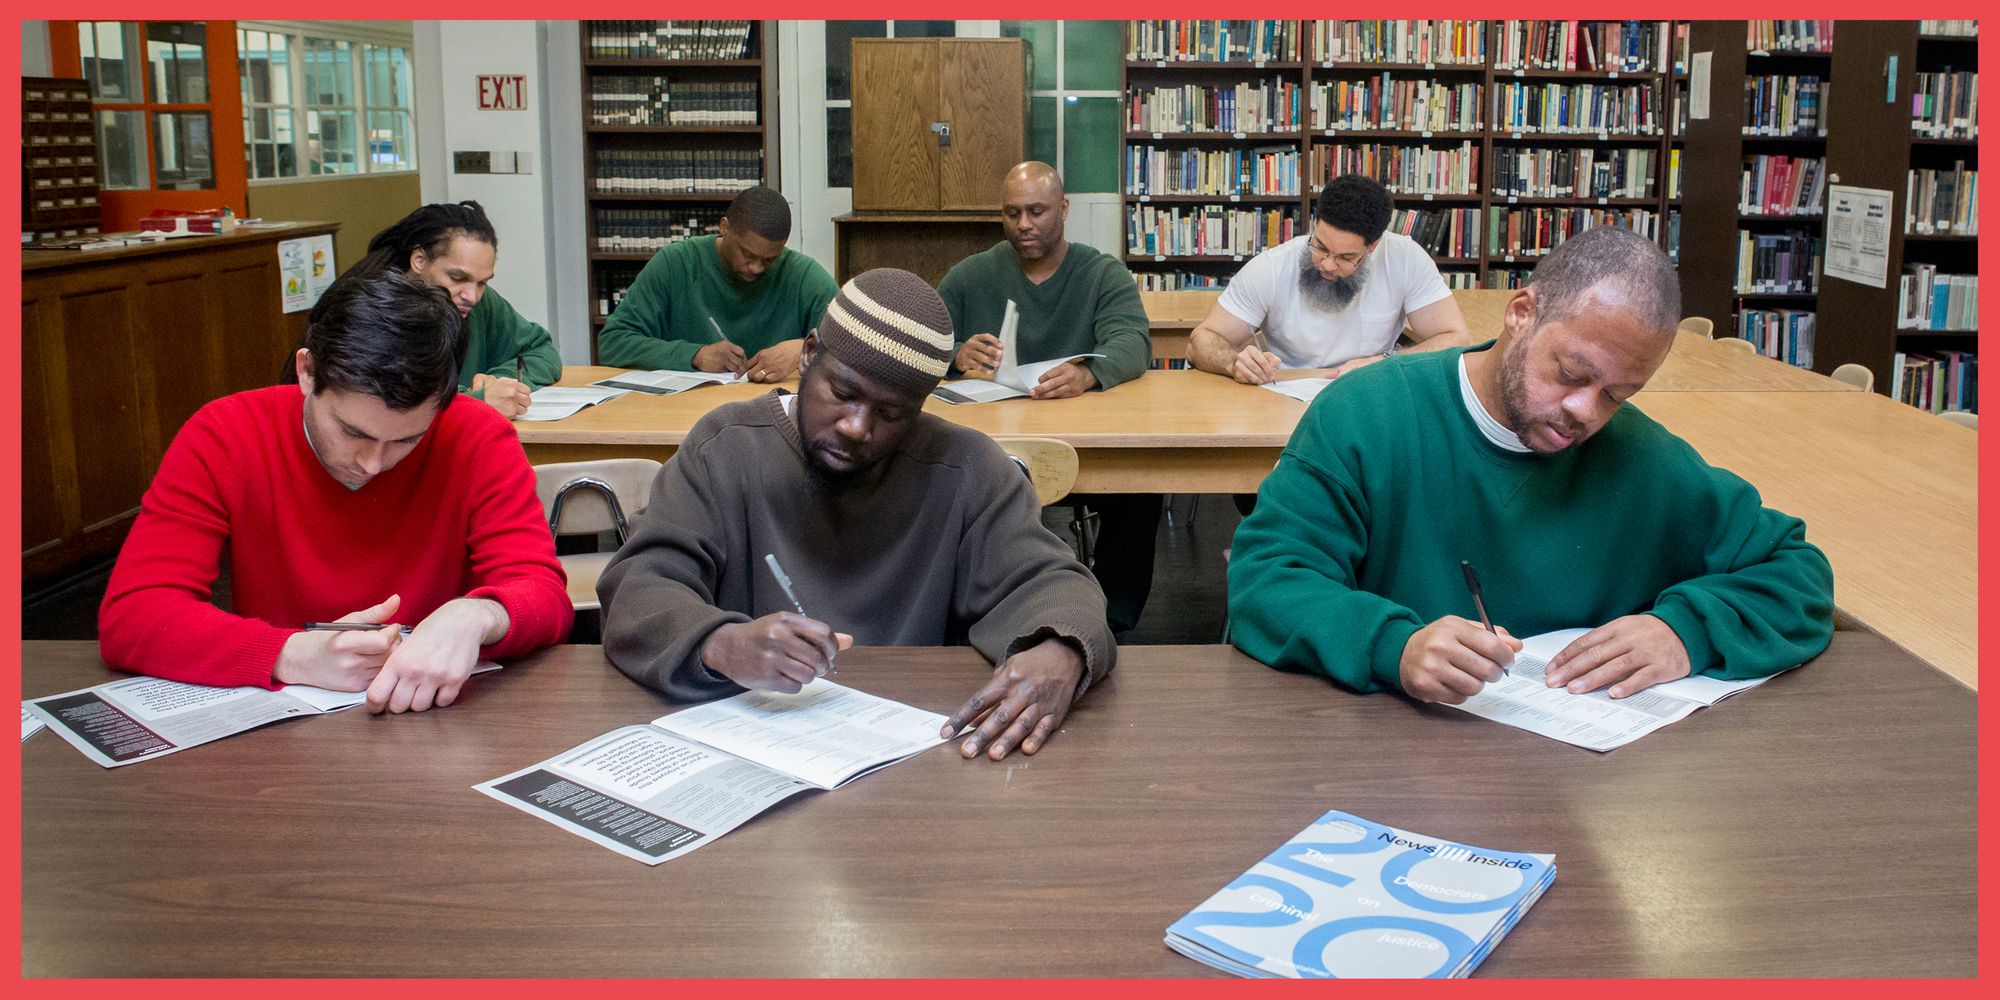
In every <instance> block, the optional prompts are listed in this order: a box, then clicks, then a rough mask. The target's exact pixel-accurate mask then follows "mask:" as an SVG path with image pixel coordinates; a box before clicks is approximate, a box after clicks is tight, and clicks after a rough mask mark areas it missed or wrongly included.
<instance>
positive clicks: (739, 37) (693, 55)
mask: <svg viewBox="0 0 2000 1000" xmlns="http://www.w3.org/2000/svg"><path fill="white" fill-rule="evenodd" d="M756 23H757V22H755V21H585V22H584V31H586V32H587V33H588V35H589V38H590V57H591V58H592V59H747V58H749V56H750V29H751V27H752V26H753V25H755V24H756Z"/></svg>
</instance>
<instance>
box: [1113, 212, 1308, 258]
mask: <svg viewBox="0 0 2000 1000" xmlns="http://www.w3.org/2000/svg"><path fill="white" fill-rule="evenodd" d="M1303 232H1305V230H1304V228H1303V227H1302V226H1301V225H1300V222H1299V213H1298V210H1297V209H1293V208H1235V207H1224V206H1221V205H1175V206H1171V207H1162V206H1158V205H1132V206H1130V207H1128V208H1127V209H1126V211H1125V251H1126V253H1128V254H1132V255H1134V256H1167V257H1190V256H1222V257H1249V256H1251V255H1252V254H1256V253H1259V252H1262V251H1264V250H1267V249H1270V248H1271V247H1274V246H1277V245H1278V244H1280V243H1283V242H1285V241H1286V240H1289V239H1291V238H1293V237H1295V236H1298V235H1299V234H1301V233H1303Z"/></svg>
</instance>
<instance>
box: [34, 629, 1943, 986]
mask: <svg viewBox="0 0 2000 1000" xmlns="http://www.w3.org/2000/svg"><path fill="white" fill-rule="evenodd" d="M1121 657H1122V658H1123V660H1124V662H1123V663H1122V664H1121V666H1120V668H1119V669H1118V670H1117V671H1115V672H1114V673H1113V674H1112V675H1111V676H1110V678H1108V679H1107V680H1106V681H1105V682H1104V683H1102V684H1100V685H1099V686H1097V687H1096V688H1095V689H1093V690H1092V691H1091V693H1090V694H1089V695H1088V696H1086V697H1085V698H1084V700H1083V701H1082V702H1081V703H1080V704H1079V705H1078V707H1077V709H1076V711H1075V712H1074V713H1072V715H1071V716H1070V719H1069V721H1068V722H1067V723H1066V725H1065V727H1064V729H1063V731H1062V733H1061V734H1060V735H1059V736H1058V737H1057V738H1056V739H1055V740H1054V741H1053V742H1051V743H1050V744H1049V747H1048V749H1046V750H1044V751H1043V752H1042V753H1041V754H1039V755H1037V756H1035V757H1032V758H1018V759H1013V760H1009V761H1007V762H1003V763H998V764H996V763H993V762H990V761H986V760H983V759H982V760H975V761H967V760H963V759H961V758H960V757H958V756H957V754H956V753H955V752H953V751H952V750H950V749H938V750H933V751H931V752H929V753H925V754H923V755H921V756H919V757H916V758H914V759H912V760H909V761H906V762H904V763H901V764H897V765H895V766H893V767H890V768H888V769H886V770H883V771H881V772H879V773H877V774H873V775H870V776H868V777H866V778H862V779H861V780H859V781H856V782H855V783H853V784H852V785H849V786H847V787H845V788H842V789H840V790H838V791H834V792H830V793H808V794H807V795H804V796H800V797H797V798H794V799H791V800H789V801H787V802H785V803H783V804H780V805H779V806H778V807H776V808H775V809H773V810H771V811H770V812H767V813H765V814H764V815H762V816H760V817H758V818H757V819H754V820H752V821H750V822H749V823H748V824H746V825H745V826H743V827H742V828H740V829H738V830H736V831H735V832H733V833H730V834H729V835H727V836H726V837H724V838H722V839H720V840H718V841H717V842H716V843H714V844H713V845H711V846H708V847H705V848H703V849H701V850H699V851H696V852H695V853H693V854H690V855H688V856H687V857H684V858H681V859H678V860H675V861H671V862H668V863H666V864H664V865H661V866H659V867H657V868H648V867H646V866H644V865H641V864H638V863H636V862H633V861H631V860H629V859H626V858H624V857H621V856H619V855H617V854H614V853H612V852H610V851H608V850H605V849H604V848H602V847H598V846H597V845H595V844H592V843H590V842H589V841H586V840H584V839H582V838H580V837H576V836H573V835H571V834H569V833H566V832H564V831H562V830H560V829H558V828H556V827H554V826H551V825H548V824H546V823H543V822H540V821H538V820H536V819H534V818H532V817H529V816H526V815H523V814H521V813H519V812H517V811H515V810H512V809H508V808H507V807H505V806H503V805H501V804H499V803H496V802H494V801H492V800H490V799H488V798H486V797H485V796H483V795H481V794H479V793H478V792H475V791H473V789H472V786H473V785H474V784H475V783H477V782H480V781H484V780H486V779H489V778H494V777H497V776H499V775H502V774H505V773H507V772H508V771H510V770H513V769H515V768H518V767H524V766H526V765H528V764H532V763H534V762H535V761H537V760H541V759H543V758H545V757H548V756H551V755H553V754H556V753H559V752H561V751H563V750H566V749H568V748H570V747H573V746H576V745H578V744H580V743H583V742H584V741H585V740H588V739H590V738H592V737H595V736H597V735H599V734H601V733H604V732H607V731H609V730H611V729H612V728H614V727H616V726H619V725H624V724H629V723H640V722H644V721H646V720H648V719H652V718H654V717H656V716H657V715H659V714H660V713H661V712H662V711H663V710H664V709H665V708H666V707H667V706H666V703H665V702H664V701H663V700H662V699H661V698H659V697H658V696H656V695H654V694H651V693H650V692H647V691H645V690H643V689H641V688H639V687H638V686H636V685H634V684H633V683H631V682H630V681H628V680H626V679H625V677H623V676H622V675H620V674H618V673H617V672H616V671H614V670H613V669H612V668H611V667H610V666H608V665H606V664H605V663H604V662H603V661H602V659H601V655H600V652H599V650H598V648H597V647H594V646H578V647H567V648H562V649H558V650H555V651H552V652H550V653H548V654H544V656H542V657H541V658H539V659H538V660H537V661H534V662H531V663H528V664H526V665H517V666H514V667H510V668H508V669H507V670H506V671H504V672H503V673H501V674H498V675H494V676H492V677H487V678H481V679H478V680H475V681H474V682H473V684H472V685H471V686H470V687H469V689H468V695H467V696H466V697H465V698H464V699H463V700H462V701H461V702H460V703H459V704H458V705H456V706H454V707H452V708H448V709H442V710H439V711H434V712H427V713H424V714H421V715H411V716H404V717H387V716H369V715H366V714H362V713H360V712H352V711H350V712H347V713H343V714H339V715H334V716H328V717H323V718H314V719H304V720H299V721H295V722H288V723H283V724H279V725H275V726H269V727H266V728H263V729H260V730H255V731H252V732H250V733H246V734H243V735H240V736H236V737H233V738H231V739H227V740H223V741H221V742H218V743H213V744H210V745H208V746H204V747H198V748H195V749H193V750H188V751H184V752H182V753H179V754H176V755H174V756H171V757H167V758H163V759H160V760H157V761H152V762H148V763H144V764H138V765H134V766H131V767H126V768H120V769H117V770H102V769H100V768H98V767H97V766H96V765H94V764H92V763H90V762H89V761H88V760H86V759H85V758H84V757H83V755H81V754H79V753H77V752H76V751H75V750H73V749H71V748H70V747H69V746H67V745H65V744H63V743H61V742H60V741H59V740H58V739H57V738H56V737H55V736H53V735H52V734H48V733H44V734H41V735H39V736H36V737H35V738H34V739H33V740H31V741H29V742H28V743H27V744H25V745H24V746H23V747H22V751H21V753H22V787H21V811H22V830H21V836H22V845H21V874H22V887H21V907H22V910H21V916H22V921H21V927H22V931H21V948H22V955H21V973H22V974H23V975H25V976H31V977H34V976H93V977H109V976H299V975H305V976H316V975H323V976H346V975H377V976H489V975H492V976H551V975H553V976H589V977H600V976H616V977H624V976H838V977H848V976H856V977H873V976H1019V975H1040V976H1177V977H1195V976H1212V975H1217V974H1216V973H1212V972H1210V971H1209V970H1208V969H1207V968H1206V967H1204V966H1201V965H1199V964H1197V963H1195V962H1193V961H1190V960H1188V959H1186V958H1182V957H1181V956H1179V955H1176V954H1174V953H1173V952H1171V951H1169V950H1168V949H1167V948H1166V946H1165V945H1164V944H1162V943H1161V936H1162V934H1163V933H1164V931H1165V929H1166V927H1167V925H1168V924H1169V923H1171V922H1172V921H1173V920H1175V919H1176V918H1178V917H1179V916H1180V915H1181V914H1183V913H1185V912H1187V911H1188V910H1191V909H1193V908H1194V907H1195V906H1196V905H1197V904H1199V903H1200V902H1201V901H1202V900H1203V899H1204V898H1206V897H1207V896H1208V895H1209V894H1210V893H1211V892H1213V891H1215V890H1216V889H1217V888H1219V887H1221V886H1222V885H1223V884H1225V883H1226V882H1228V881H1229V880H1230V879H1231V878H1233V877H1235V876H1236V875H1237V874H1238V873H1240V872H1241V871H1243V870H1244V869H1246V868H1248V867H1249V866H1250V865H1251V864H1252V863H1253V862H1255V861H1256V860H1257V859H1258V858H1260V857H1262V856H1263V855H1264V854H1265V853H1267V852H1268V851H1270V850H1271V849H1272V848H1274V847H1275V846H1277V845H1278V844H1280V843H1282V842H1284V840H1285V839H1286V838H1288V837H1290V836H1291V835H1292V834H1293V833H1296V832H1297V831H1298V830H1300V829H1301V828H1303V827H1304V826H1306V824H1307V823H1309V822H1310V821H1311V820H1313V819H1314V818H1316V817H1318V816H1319V815H1320V814H1321V813H1322V812H1323V811H1325V810H1327V809H1333V808H1338V809H1345V810H1347V811H1349V812H1353V813H1356V814H1358V815H1361V816H1365V817H1367V818H1369V819H1373V820H1376V821H1378V822H1383V823H1388V824H1391V825H1394V826H1400V827H1404V828H1406V829H1411V830H1415V831H1418V832H1421V833H1425V834H1429V835H1432V836H1439V837H1450V838H1456V839H1461V840H1466V841H1470V842H1472V843H1475V844H1480V845H1485V846H1490V847H1495V848H1500V849H1505V850H1524V851H1529V850H1531V851H1546V852H1553V853H1554V854H1555V855H1556V856H1557V863H1558V866H1559V868H1560V874H1559V875H1558V876H1557V878H1556V881H1555V885H1554V887H1553V888H1551V889H1550V890H1549V893H1548V895H1547V896H1545V897H1544V898H1543V899H1542V900H1541V902H1540V903H1538V904H1537V905H1536V906H1535V908H1534V910H1533V911H1531V912H1530V913H1529V914H1528V916H1527V918H1526V919H1525V920H1523V921H1522V922H1521V924H1520V926H1519V927H1517V928H1516V929H1515V930H1514V932H1513V933H1512V934H1511V935H1509V936H1508V938H1507V940H1506V941H1505V942H1504V943H1503V944H1501V946H1500V947H1499V949H1498V950H1497V951H1495V952H1494V953H1493V955H1492V957H1491V958H1489V959H1488V960H1487V961H1486V963H1485V964H1484V966H1482V967H1481V969H1480V974H1481V975H1484V976H1969V975H1972V974H1973V973H1974V971H1975V964H1974V948H1975V943H1976V937H1975V918H1974V912H1975V911H1974V904H1975V889H1976V875H1977V870H1976V866H1975V858H1974V850H1975V843H1974V833H1975V825H1974V824H1975V793H1974V750H1975V742H1974V701H1975V699H1974V698H1973V696H1972V695H1971V694H1969V693H1968V692H1966V691H1965V690H1964V689H1962V688H1960V687H1958V686H1957V685H1955V684H1952V683H1951V682H1950V681H1948V680H1946V679H1945V678H1943V677H1940V676H1938V675H1937V674H1936V673H1934V672H1932V671H1929V670H1925V669H1923V668H1922V667H1921V666H1920V665H1919V664H1917V663H1915V662H1914V661H1912V660H1911V659H1910V658H1909V657H1907V656H1905V655H1903V654H1902V653H1899V652H1897V651H1896V650H1895V649H1894V648H1892V647H1890V646H1889V645H1888V644H1886V643H1884V642H1882V641H1881V640H1879V639H1877V638H1875V637H1873V636H1869V635H1866V634H1863V633H1842V634H1841V635H1840V636H1839V637H1837V638H1836V640H1835V643H1834V646H1833V649H1832V650H1831V651H1830V652H1828V653H1827V654H1826V655H1825V656H1823V657H1821V658H1820V659H1819V660H1817V661H1815V662H1813V663H1811V664H1809V665H1807V666H1806V667H1805V668H1804V669H1802V670H1798V671H1796V672H1794V673H1791V674H1788V675H1785V676H1782V677H1779V678H1777V679H1775V680H1773V681H1771V682H1770V683H1769V684H1767V685H1765V686H1764V687H1762V688H1759V689H1757V690H1755V691H1752V692H1750V693H1748V694H1745V695H1742V696H1739V697H1737V698H1734V699H1731V700H1730V701H1727V702H1725V703H1723V704H1722V705H1720V706H1718V707H1716V708H1713V709H1707V710H1704V711H1701V712H1698V713H1696V714H1695V715H1694V716H1692V717H1690V718H1689V719H1687V720H1685V721H1683V722H1680V723H1678V724H1675V725H1673V726H1670V727H1668V728H1667V729H1664V730H1662V731H1660V732H1657V733H1654V734H1653V735H1651V736H1648V737H1646V738H1644V739H1642V740H1640V741H1638V742H1637V743H1634V744H1632V745H1630V746H1627V747H1624V748H1622V749H1620V750H1616V751H1613V752H1612V753H1610V754H1596V753H1592V752H1590V751H1587V750H1581V749H1578V748H1575V747H1571V746H1567V745H1565V744H1561V743H1556V742H1554V741H1551V740H1546V739H1543V738H1541V737H1537V736H1532V735H1529V734H1527V733H1524V732H1521V731H1519V730H1515V729H1510V728H1507V727H1504V726H1500V725H1497V724H1494V723H1490V722H1486V721H1484V720H1481V719H1477V718H1474V717H1472V716H1469V715H1465V714H1462V713H1459V712H1455V711H1452V710H1448V709H1439V708H1428V707H1423V706H1419V705H1416V704H1414V703H1412V702H1409V701H1406V700H1403V699H1402V698H1400V697H1396V696H1392V695H1373V696H1366V697H1363V696H1357V695H1351V694H1347V693H1345V692H1342V691H1340V690H1338V689H1335V688H1332V687H1331V686H1329V685H1328V684H1327V683H1325V682H1324V681H1321V680H1318V679H1315V678H1311V677H1306V676H1300V675H1293V674H1282V673H1278V672H1276V671H1272V670H1269V669H1267V668H1265V667H1263V666H1260V665H1258V664H1256V663H1254V662H1252V661H1250V660H1249V659H1247V658H1245V657H1243V656H1242V655H1240V654H1238V653H1236V652H1234V651H1233V650H1230V649H1227V648H1225V647H1212V646H1178V647H1136V648H1131V649H1126V650H1122V651H1121ZM23 660H24V665H23V673H24V681H23V692H22V693H23V694H24V696H25V695H37V696H38V695H43V694H51V693H55V692H58V691H64V690H69V689H71V688H74V687H80V686H83V685H86V684H93V683H98V682H100V681H102V680H107V679H109V678H110V676H111V674H110V672H109V671H107V670H106V669H104V668H103V667H102V666H100V665H99V662H98V660H97V656H96V650H95V647H94V646H93V645H92V644H89V643H26V644H24V646H23ZM985 673H986V667H985V665H984V663H983V662H982V661H980V660H979V659H978V658H977V656H976V655H975V654H973V653H972V652H971V651H970V650H966V649H951V650H883V649H856V650H853V651H850V652H847V653H843V654H842V655H841V680H842V681H843V682H844V683H847V684H850V685H853V686H855V687H858V688H862V689H865V690H870V691H874V692H876V693H879V694H883V695H886V696H888V697H892V698H897V699H900V700H903V701H906V702H909V703H911V704H915V705H918V706H921V707H923V708H927V709H931V710H935V711H939V712H949V711H951V710H952V709H953V708H955V707H956V706H957V705H958V704H959V702H960V701H962V700H963V699H964V698H965V696H966V695H967V694H968V693H970V692H971V691H972V690H973V689H974V687H976V686H977V684H978V682H979V681H980V680H981V679H982V678H983V677H984V676H985Z"/></svg>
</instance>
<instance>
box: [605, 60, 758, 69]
mask: <svg viewBox="0 0 2000 1000" xmlns="http://www.w3.org/2000/svg"><path fill="white" fill-rule="evenodd" d="M583 65H584V67H585V68H587V69H667V68H675V67H677V68H680V69H755V68H759V67H762V66H763V65H764V60H762V59H585V60H584V61H583Z"/></svg>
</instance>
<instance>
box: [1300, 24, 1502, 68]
mask: <svg viewBox="0 0 2000 1000" xmlns="http://www.w3.org/2000/svg"><path fill="white" fill-rule="evenodd" d="M1309 23H1310V25H1311V43H1310V48H1309V50H1308V51H1309V53H1310V58H1311V59H1312V61H1314V62H1321V63H1335V62H1348V63H1361V62H1390V63H1431V64H1436V65H1439V66H1450V65H1459V66H1479V65H1484V64H1485V62H1486V22H1485V21H1451V20H1442V21H1312V22H1309Z"/></svg>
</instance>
